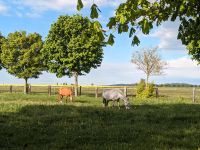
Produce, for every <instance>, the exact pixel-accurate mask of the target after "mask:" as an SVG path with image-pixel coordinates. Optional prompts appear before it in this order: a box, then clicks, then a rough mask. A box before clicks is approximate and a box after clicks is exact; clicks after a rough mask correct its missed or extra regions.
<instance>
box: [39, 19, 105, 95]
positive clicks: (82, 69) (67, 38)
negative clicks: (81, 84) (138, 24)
mask: <svg viewBox="0 0 200 150" xmlns="http://www.w3.org/2000/svg"><path fill="white" fill-rule="evenodd" d="M94 24H95V22H91V21H90V20H89V19H88V18H87V17H82V16H80V15H74V16H67V15H66V16H60V17H59V18H58V20H57V22H55V23H53V24H52V25H51V29H50V31H49V34H48V36H47V38H46V41H45V43H44V48H43V50H42V51H43V55H44V57H45V60H46V61H45V64H46V65H47V68H48V70H49V71H50V72H52V73H56V76H57V77H63V76H66V75H67V76H69V77H72V76H73V77H75V96H77V90H78V89H77V86H78V76H79V75H84V74H85V73H89V72H90V70H91V69H92V68H97V67H98V66H100V65H101V62H102V58H103V48H102V47H103V46H105V43H104V42H103V39H102V38H99V36H98V33H99V30H97V28H95V27H94Z"/></svg>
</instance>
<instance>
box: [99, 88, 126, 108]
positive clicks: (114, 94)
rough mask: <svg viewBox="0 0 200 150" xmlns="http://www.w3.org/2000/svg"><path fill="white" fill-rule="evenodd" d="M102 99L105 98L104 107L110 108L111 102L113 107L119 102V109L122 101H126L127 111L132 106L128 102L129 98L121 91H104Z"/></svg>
mask: <svg viewBox="0 0 200 150" xmlns="http://www.w3.org/2000/svg"><path fill="white" fill-rule="evenodd" d="M102 97H103V104H104V107H107V106H108V102H109V101H113V106H114V103H115V102H116V101H117V102H118V107H119V100H120V99H121V100H123V101H124V105H125V107H126V109H130V104H129V102H128V98H127V97H126V96H125V95H124V93H123V92H122V91H121V90H119V89H111V90H104V91H103V94H102ZM119 108H120V107H119Z"/></svg>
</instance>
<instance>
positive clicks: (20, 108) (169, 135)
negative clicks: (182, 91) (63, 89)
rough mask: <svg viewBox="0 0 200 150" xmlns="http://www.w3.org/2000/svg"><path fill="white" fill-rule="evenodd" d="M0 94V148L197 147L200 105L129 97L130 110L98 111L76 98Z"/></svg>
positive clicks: (98, 105)
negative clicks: (64, 99) (62, 99)
mask: <svg viewBox="0 0 200 150" xmlns="http://www.w3.org/2000/svg"><path fill="white" fill-rule="evenodd" d="M55 99H56V96H51V97H49V96H47V95H43V94H41V95H38V94H37V95H23V94H14V93H13V94H6V93H4V94H1V95H0V149H1V150H7V149H14V150H23V149H27V150H29V149H30V150H32V149H33V150H34V149H41V150H43V149H44V150H51V149H52V150H58V149H60V150H63V149H83V150H86V149H91V150H94V149H95V150H96V149H97V150H98V149H103V150H106V149H124V150H128V149H130V150H132V149H134V150H135V149H136V150H137V149H138V150H142V149H147V150H149V149H160V150H165V149H166V150H168V149H181V150H182V149H194V150H196V149H198V148H200V130H199V129H200V105H199V102H198V101H197V102H196V103H195V104H193V103H192V102H191V100H190V99H185V98H182V97H180V98H176V99H172V98H170V97H163V98H159V99H144V100H140V99H135V98H134V97H133V98H130V102H131V104H132V108H131V109H130V110H125V109H124V107H123V106H121V109H118V108H117V107H114V108H107V109H105V108H103V107H102V100H101V98H98V99H95V98H94V97H89V96H81V97H78V98H77V99H76V102H74V103H71V102H68V103H62V104H58V103H56V101H55Z"/></svg>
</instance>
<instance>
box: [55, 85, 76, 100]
mask: <svg viewBox="0 0 200 150" xmlns="http://www.w3.org/2000/svg"><path fill="white" fill-rule="evenodd" d="M64 96H66V102H67V100H68V99H70V100H71V102H72V101H73V91H72V89H71V88H60V89H59V91H58V102H61V103H62V99H63V97H64Z"/></svg>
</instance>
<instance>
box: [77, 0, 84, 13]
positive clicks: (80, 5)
mask: <svg viewBox="0 0 200 150" xmlns="http://www.w3.org/2000/svg"><path fill="white" fill-rule="evenodd" d="M76 8H77V10H78V11H80V10H81V9H82V8H83V3H82V0H78V3H77V7H76Z"/></svg>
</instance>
